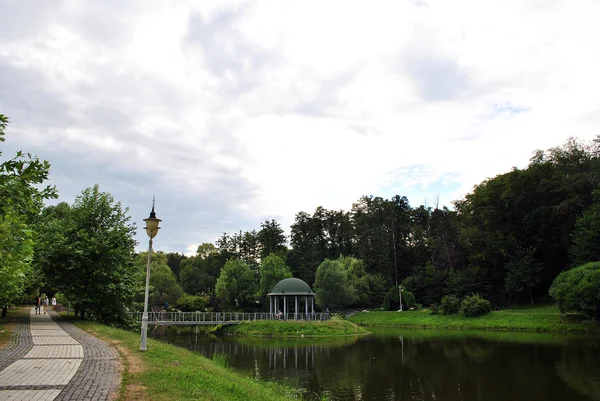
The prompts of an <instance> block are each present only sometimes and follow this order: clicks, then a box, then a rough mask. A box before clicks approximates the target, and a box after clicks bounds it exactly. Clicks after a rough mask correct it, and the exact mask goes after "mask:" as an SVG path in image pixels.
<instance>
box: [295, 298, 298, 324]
mask: <svg viewBox="0 0 600 401" xmlns="http://www.w3.org/2000/svg"><path fill="white" fill-rule="evenodd" d="M294 320H298V295H296V300H295V301H294Z"/></svg>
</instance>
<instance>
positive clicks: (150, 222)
mask: <svg viewBox="0 0 600 401" xmlns="http://www.w3.org/2000/svg"><path fill="white" fill-rule="evenodd" d="M161 221H162V220H161V219H157V218H156V213H154V197H152V211H151V212H150V217H148V218H147V219H144V222H145V223H146V227H144V228H145V229H146V234H148V237H150V241H149V245H148V265H147V266H146V295H145V296H144V314H143V315H142V342H141V344H140V351H146V337H148V291H149V286H150V261H151V260H152V238H154V237H156V234H158V230H159V229H160V227H159V226H158V223H160V222H161Z"/></svg>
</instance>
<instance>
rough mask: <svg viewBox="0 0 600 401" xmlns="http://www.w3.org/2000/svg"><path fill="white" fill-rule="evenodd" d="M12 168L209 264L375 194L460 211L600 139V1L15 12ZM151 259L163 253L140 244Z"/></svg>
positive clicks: (3, 45)
mask: <svg viewBox="0 0 600 401" xmlns="http://www.w3.org/2000/svg"><path fill="white" fill-rule="evenodd" d="M0 10H1V11H0V113H3V114H6V115H8V116H9V117H10V119H11V124H10V126H9V130H8V134H7V142H5V144H4V145H3V151H4V156H5V157H6V156H10V155H11V154H12V153H14V152H15V151H16V150H18V149H23V150H26V151H30V152H33V153H34V154H36V155H38V156H39V157H41V158H44V159H47V160H49V161H50V162H51V163H52V170H51V182H52V183H53V184H55V185H56V186H57V188H58V190H59V193H60V200H61V201H62V200H64V201H67V202H69V203H70V202H72V201H73V199H74V198H75V196H76V195H77V194H78V193H80V192H81V191H82V190H83V189H84V188H86V187H89V186H92V185H94V184H95V183H98V184H99V185H100V189H101V190H103V191H106V192H110V193H111V194H112V195H113V196H114V197H115V198H116V199H117V200H120V201H121V202H122V203H123V204H124V205H125V206H128V207H129V208H130V214H131V216H132V218H133V220H135V221H136V222H139V223H140V224H138V227H143V222H141V220H142V219H143V218H145V217H147V216H148V212H149V209H150V206H151V202H152V195H156V199H157V205H156V206H157V207H156V211H157V214H158V217H159V218H162V219H163V220H164V221H163V223H162V226H163V229H162V231H161V235H160V236H159V237H157V239H156V241H155V245H156V248H157V249H159V250H164V251H178V252H186V253H187V252H190V251H192V252H193V251H194V250H195V249H196V247H197V245H198V244H199V243H201V242H214V240H215V239H216V238H217V237H218V236H219V234H220V233H222V232H235V231H238V230H251V229H255V228H256V229H258V228H259V226H260V222H261V221H264V220H265V219H271V218H274V219H277V220H278V221H280V222H281V223H282V225H283V226H284V228H286V229H289V225H290V224H291V223H292V222H293V219H294V215H295V214H296V213H297V212H299V211H301V210H304V211H307V212H312V211H314V209H315V207H317V206H319V205H322V206H324V207H327V208H331V209H340V208H341V209H344V210H348V209H350V208H351V206H352V203H353V202H354V201H356V200H357V199H358V198H359V197H360V196H361V195H369V194H373V195H379V196H383V197H386V198H389V197H391V196H393V195H394V194H400V195H406V196H407V197H408V198H409V200H410V202H411V204H412V205H413V206H418V205H419V204H422V203H423V202H425V201H426V200H428V201H429V202H430V204H431V203H432V201H433V200H434V199H436V198H439V204H440V206H441V205H444V204H445V205H449V204H450V202H451V201H452V200H454V199H458V198H460V197H462V196H464V195H465V194H466V193H468V192H469V191H470V190H471V189H472V187H473V185H476V184H478V183H479V182H481V180H483V179H485V178H487V177H493V176H495V175H496V174H500V173H504V172H506V171H508V170H509V169H510V168H511V167H513V166H517V167H524V166H526V165H527V163H528V160H529V158H530V156H531V154H532V152H533V151H534V150H535V149H538V148H541V149H547V148H549V147H553V146H557V145H560V144H562V143H563V142H564V141H565V140H566V139H567V138H568V137H570V136H576V137H578V138H580V139H585V140H589V139H592V138H594V137H595V136H596V135H597V134H600V130H599V125H600V90H599V89H600V78H599V76H600V45H599V43H600V24H598V15H600V3H599V2H598V1H597V0H589V1H584V0H581V1H580V0H564V1H553V0H531V1H526V0H507V1H498V0H493V1H491V0H490V1H487V0H486V1H483V0H472V1H462V0H453V1H448V0H437V1H434V0H432V1H429V0H414V1H409V0H393V1H370V2H366V1H348V0H345V1H327V0H325V1H324V0H321V1H309V0H301V1H282V0H273V1H269V0H261V1H251V2H241V1H223V0H218V1H207V0H202V1H195V2H194V1H179V0H178V1H154V0H139V1H126V0H125V1H121V0H103V1H100V0H97V1H67V0H56V1H41V0H36V1H33V0H0ZM138 232H139V234H138V236H137V239H138V241H140V242H141V243H142V244H141V245H140V247H144V246H145V244H146V241H147V238H146V236H145V233H144V232H143V230H138Z"/></svg>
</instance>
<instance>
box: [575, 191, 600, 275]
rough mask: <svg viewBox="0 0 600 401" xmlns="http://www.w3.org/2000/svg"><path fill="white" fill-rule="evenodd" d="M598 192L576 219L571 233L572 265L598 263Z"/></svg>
mask: <svg viewBox="0 0 600 401" xmlns="http://www.w3.org/2000/svg"><path fill="white" fill-rule="evenodd" d="M599 243H600V191H599V190H596V191H594V204H592V205H591V206H590V207H589V208H588V209H586V210H585V211H584V212H583V214H582V215H581V216H580V217H579V218H577V221H576V222H575V229H574V232H573V246H572V247H571V257H572V260H573V265H575V266H581V265H583V264H585V263H587V262H598V261H600V247H598V244H599Z"/></svg>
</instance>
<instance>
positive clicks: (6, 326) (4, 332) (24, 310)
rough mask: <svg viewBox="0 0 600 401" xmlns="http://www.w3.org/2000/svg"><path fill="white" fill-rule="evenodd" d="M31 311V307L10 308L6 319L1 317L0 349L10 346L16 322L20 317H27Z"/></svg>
mask: <svg viewBox="0 0 600 401" xmlns="http://www.w3.org/2000/svg"><path fill="white" fill-rule="evenodd" d="M30 310H31V307H29V306H20V307H17V308H10V309H9V310H8V312H7V314H6V317H0V348H3V347H4V346H6V344H8V340H9V339H10V334H11V333H12V331H13V325H14V322H15V320H16V319H17V318H19V317H22V316H27V315H28V314H29V311H30Z"/></svg>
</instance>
